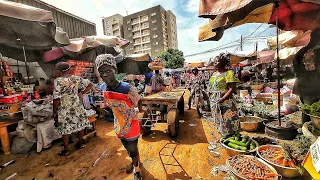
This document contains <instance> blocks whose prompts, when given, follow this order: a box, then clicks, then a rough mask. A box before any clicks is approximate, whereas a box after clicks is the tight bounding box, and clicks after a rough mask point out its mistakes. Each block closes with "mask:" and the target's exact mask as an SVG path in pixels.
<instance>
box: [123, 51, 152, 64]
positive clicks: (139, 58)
mask: <svg viewBox="0 0 320 180" xmlns="http://www.w3.org/2000/svg"><path fill="white" fill-rule="evenodd" d="M126 57H131V58H133V59H135V60H136V61H147V62H149V61H151V60H152V59H151V57H150V55H149V54H148V53H147V54H131V55H127V56H126Z"/></svg>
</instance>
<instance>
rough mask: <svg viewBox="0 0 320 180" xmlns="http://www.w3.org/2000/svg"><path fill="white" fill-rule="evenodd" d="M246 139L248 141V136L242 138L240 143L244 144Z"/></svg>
mask: <svg viewBox="0 0 320 180" xmlns="http://www.w3.org/2000/svg"><path fill="white" fill-rule="evenodd" d="M248 139H249V136H244V137H243V138H242V141H241V142H243V143H246V142H247V141H248Z"/></svg>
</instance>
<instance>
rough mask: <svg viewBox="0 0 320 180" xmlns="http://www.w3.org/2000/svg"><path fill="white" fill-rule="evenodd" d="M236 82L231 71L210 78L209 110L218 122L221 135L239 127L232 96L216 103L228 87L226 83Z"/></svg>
mask: <svg viewBox="0 0 320 180" xmlns="http://www.w3.org/2000/svg"><path fill="white" fill-rule="evenodd" d="M237 82H239V80H238V79H237V78H236V77H235V76H234V73H233V71H227V72H225V73H222V74H219V75H215V74H214V75H213V76H212V77H211V79H210V90H211V91H212V92H213V94H212V96H211V97H210V104H211V110H212V114H213V117H214V120H215V121H216V122H217V124H219V131H220V133H221V134H222V136H227V135H230V134H234V133H235V132H236V131H238V129H239V117H238V113H237V108H236V105H235V103H234V100H233V98H230V99H227V100H225V101H224V102H222V103H218V102H219V100H220V98H221V97H222V95H223V93H224V92H225V91H226V90H227V88H228V85H227V84H228V83H237Z"/></svg>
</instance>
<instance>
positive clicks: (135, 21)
mask: <svg viewBox="0 0 320 180" xmlns="http://www.w3.org/2000/svg"><path fill="white" fill-rule="evenodd" d="M138 23H140V21H139V20H133V21H132V23H131V25H134V24H138Z"/></svg>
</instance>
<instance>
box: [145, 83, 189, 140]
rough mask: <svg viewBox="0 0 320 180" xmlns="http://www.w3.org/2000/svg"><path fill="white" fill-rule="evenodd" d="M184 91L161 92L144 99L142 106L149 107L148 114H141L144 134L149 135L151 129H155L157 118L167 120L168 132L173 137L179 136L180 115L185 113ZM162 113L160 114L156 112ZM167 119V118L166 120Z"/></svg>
mask: <svg viewBox="0 0 320 180" xmlns="http://www.w3.org/2000/svg"><path fill="white" fill-rule="evenodd" d="M184 93H185V91H184V90H179V89H173V90H172V91H170V92H159V93H156V94H152V95H150V96H146V97H143V98H142V99H141V100H142V104H143V105H146V106H147V112H146V113H144V114H139V119H140V120H141V125H142V131H143V132H142V133H143V134H144V135H148V134H150V132H151V127H155V126H156V124H157V122H158V119H157V116H161V117H163V119H166V121H167V124H168V131H169V135H170V136H171V137H177V136H178V130H179V114H183V113H184V98H183V95H184ZM157 111H160V112H161V113H160V114H156V113H155V112H157ZM164 117H166V118H164Z"/></svg>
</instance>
